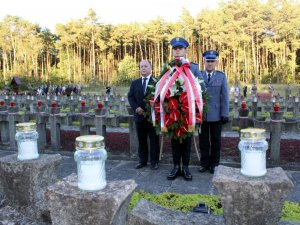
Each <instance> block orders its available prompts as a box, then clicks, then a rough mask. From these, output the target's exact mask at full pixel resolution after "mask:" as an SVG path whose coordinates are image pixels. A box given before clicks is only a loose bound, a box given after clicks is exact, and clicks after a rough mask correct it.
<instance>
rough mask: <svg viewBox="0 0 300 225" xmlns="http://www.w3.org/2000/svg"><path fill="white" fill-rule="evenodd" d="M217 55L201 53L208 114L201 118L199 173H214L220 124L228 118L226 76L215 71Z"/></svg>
mask: <svg viewBox="0 0 300 225" xmlns="http://www.w3.org/2000/svg"><path fill="white" fill-rule="evenodd" d="M218 56H219V53H218V52H217V51H215V50H208V51H205V52H204V53H203V58H204V66H205V71H201V73H202V76H203V78H204V83H205V86H206V91H207V94H208V96H209V100H208V103H206V104H208V112H207V113H206V114H205V115H204V117H203V123H202V125H201V131H200V132H199V142H200V143H199V144H200V152H201V162H200V164H201V165H200V168H199V172H205V171H207V170H209V171H210V173H212V174H213V173H214V172H215V167H217V166H218V165H219V162H220V150H221V131H222V124H225V123H227V122H228V118H229V94H228V85H227V79H226V75H225V74H224V73H223V72H221V71H218V70H216V69H215V68H216V65H217V60H218Z"/></svg>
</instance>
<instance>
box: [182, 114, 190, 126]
mask: <svg viewBox="0 0 300 225" xmlns="http://www.w3.org/2000/svg"><path fill="white" fill-rule="evenodd" d="M182 123H183V124H189V118H188V115H187V114H183V115H182Z"/></svg>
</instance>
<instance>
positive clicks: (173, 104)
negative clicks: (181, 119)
mask: <svg viewBox="0 0 300 225" xmlns="http://www.w3.org/2000/svg"><path fill="white" fill-rule="evenodd" d="M168 106H169V109H170V110H174V109H177V107H178V101H177V100H176V98H169V102H168Z"/></svg>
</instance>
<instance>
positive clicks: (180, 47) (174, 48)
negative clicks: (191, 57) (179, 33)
mask: <svg viewBox="0 0 300 225" xmlns="http://www.w3.org/2000/svg"><path fill="white" fill-rule="evenodd" d="M177 49H179V50H181V49H183V47H182V46H176V47H173V50H177Z"/></svg>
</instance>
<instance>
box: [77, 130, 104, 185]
mask: <svg viewBox="0 0 300 225" xmlns="http://www.w3.org/2000/svg"><path fill="white" fill-rule="evenodd" d="M104 147H105V146H104V138H103V137H102V136H99V135H85V136H79V137H77V138H76V152H75V154H74V158H75V161H76V162H77V175H78V188H79V189H81V190H84V191H98V190H102V189H104V188H105V187H106V184H107V182H106V174H105V160H106V159H107V152H106V150H105V148H104Z"/></svg>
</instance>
